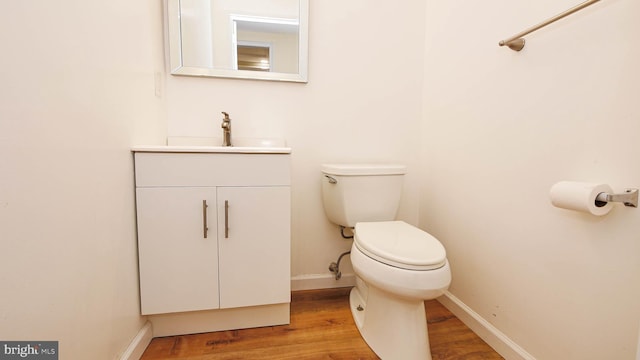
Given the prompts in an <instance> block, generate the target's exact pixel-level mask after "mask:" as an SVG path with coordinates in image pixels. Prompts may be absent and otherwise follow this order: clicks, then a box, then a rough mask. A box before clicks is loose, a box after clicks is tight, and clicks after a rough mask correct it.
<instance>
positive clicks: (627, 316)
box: [420, 0, 640, 360]
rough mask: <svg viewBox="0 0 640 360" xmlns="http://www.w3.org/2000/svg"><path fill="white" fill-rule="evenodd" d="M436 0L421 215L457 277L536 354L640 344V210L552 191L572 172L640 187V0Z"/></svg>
mask: <svg viewBox="0 0 640 360" xmlns="http://www.w3.org/2000/svg"><path fill="white" fill-rule="evenodd" d="M576 4H577V3H576V2H574V1H571V0H563V1H553V0H542V1H536V2H532V1H515V2H514V1H504V0H489V1H484V2H468V1H458V0H456V1H429V2H428V5H427V12H426V14H427V22H426V23H427V31H426V34H427V38H426V49H425V69H426V70H425V93H424V97H423V100H424V103H425V119H424V124H423V125H424V126H423V134H422V137H421V139H422V144H423V147H422V149H423V156H422V167H423V173H422V182H421V184H422V185H423V186H422V188H421V200H420V210H421V211H420V224H421V226H422V227H423V228H425V229H427V230H429V231H430V232H431V233H433V234H434V235H435V236H436V237H438V238H439V239H440V240H441V241H442V242H443V243H444V245H445V247H446V248H447V251H448V257H449V260H450V262H451V266H452V271H453V283H452V285H451V289H450V291H451V293H452V294H453V295H455V296H456V297H458V298H460V299H461V300H462V301H463V302H465V303H466V304H467V305H468V306H469V307H471V308H472V309H473V310H474V311H476V312H477V313H479V314H480V315H481V316H482V317H484V318H485V319H486V320H488V321H489V322H491V323H492V324H493V325H494V326H496V327H497V328H498V329H499V330H500V331H502V332H503V333H505V334H506V335H507V336H509V337H510V338H511V339H512V340H514V341H515V342H516V343H517V344H519V345H520V346H522V347H523V348H524V349H525V350H526V351H528V352H529V353H530V354H532V355H533V356H534V357H536V358H537V359H576V360H588V359H621V360H622V359H633V358H634V357H635V356H636V343H637V341H638V320H639V319H640V306H638V299H640V281H638V276H639V274H640V236H639V235H638V234H640V221H639V220H640V210H637V209H631V208H624V207H623V206H621V205H618V206H616V208H615V209H614V210H613V211H612V212H611V213H609V215H608V216H606V217H602V218H597V217H593V216H590V215H586V214H581V213H575V212H570V211H567V210H562V209H557V208H554V207H552V206H551V205H550V202H549V198H548V192H549V189H550V187H551V186H552V185H553V184H554V183H555V182H557V181H560V180H579V181H595V182H605V183H609V184H610V185H611V186H612V187H613V188H614V189H615V190H618V191H622V190H623V189H624V188H625V187H640V168H639V167H638V166H636V162H637V158H636V156H637V154H639V153H640V143H638V141H637V134H638V133H639V132H640V111H639V110H638V106H637V101H638V94H640V70H639V68H638V64H639V63H640V50H639V48H638V47H637V46H636V43H637V39H636V38H635V35H636V34H638V33H640V22H638V17H637V14H639V13H640V4H639V3H638V2H637V1H630V0H612V1H603V2H601V3H598V4H596V5H593V6H592V7H590V8H588V9H585V10H583V11H582V12H580V13H578V14H575V15H572V16H571V17H569V18H566V19H564V20H562V21H561V22H559V23H556V24H554V25H552V26H549V27H547V28H545V29H543V30H540V31H538V32H537V33H534V34H532V35H529V36H528V37H527V45H526V47H525V49H524V50H523V51H522V52H520V53H516V52H513V51H511V50H509V49H507V48H500V47H498V45H497V44H498V41H499V40H501V39H504V38H506V37H508V36H511V35H512V34H515V33H517V32H519V31H521V30H523V29H525V28H526V27H528V26H530V25H533V24H536V23H538V22H540V21H542V20H544V19H546V18H549V17H551V16H552V15H555V14H557V13H560V12H561V11H564V10H566V9H568V8H570V7H571V6H573V5H576Z"/></svg>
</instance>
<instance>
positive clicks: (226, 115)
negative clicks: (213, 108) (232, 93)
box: [222, 111, 231, 120]
mask: <svg viewBox="0 0 640 360" xmlns="http://www.w3.org/2000/svg"><path fill="white" fill-rule="evenodd" d="M222 115H224V119H225V120H231V119H229V114H227V113H226V112H224V111H223V112H222Z"/></svg>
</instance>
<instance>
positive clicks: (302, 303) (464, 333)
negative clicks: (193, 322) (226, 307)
mask: <svg viewBox="0 0 640 360" xmlns="http://www.w3.org/2000/svg"><path fill="white" fill-rule="evenodd" d="M349 290H350V289H349V288H339V289H328V290H310V291H299V292H294V293H292V299H291V324H290V325H283V326H271V327H264V328H257V329H246V330H232V331H220V332H214V333H204V334H195V335H183V336H170V337H164V338H155V339H153V340H152V341H151V344H149V346H148V347H147V350H146V351H145V353H144V354H143V356H142V358H141V359H142V360H157V359H190V360H204V359H207V360H230V359H234V360H236V359H249V360H266V359H277V360H286V359H296V360H305V359H332V360H340V359H344V360H353V359H362V360H364V359H379V358H378V357H377V356H376V355H375V354H374V353H373V351H371V350H370V349H369V347H368V346H367V344H366V343H365V342H364V340H362V338H361V337H360V334H359V333H358V329H357V328H356V325H355V323H354V322H353V318H352V317H351V310H350V309H349V296H348V295H349ZM425 307H426V310H427V323H428V329H429V341H430V343H431V353H432V356H433V360H445V359H447V360H454V359H456V360H475V359H487V360H493V359H503V358H502V357H501V356H500V355H498V353H496V352H495V351H494V350H493V349H492V348H491V347H489V346H488V345H487V344H486V343H485V342H484V341H482V340H481V339H480V338H479V337H478V336H477V335H476V334H474V333H473V332H472V331H471V330H469V328H467V327H466V326H465V325H464V324H463V323H462V322H461V321H460V320H458V318H456V317H455V316H454V315H453V314H451V313H450V312H449V311H448V310H447V309H446V308H445V307H444V306H442V305H441V304H440V303H439V302H437V301H435V300H431V301H427V302H426V303H425ZM385 360H386V359H385ZM389 360H396V359H389ZM397 360H402V359H397Z"/></svg>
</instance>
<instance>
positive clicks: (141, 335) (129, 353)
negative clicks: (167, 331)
mask: <svg viewBox="0 0 640 360" xmlns="http://www.w3.org/2000/svg"><path fill="white" fill-rule="evenodd" d="M152 339H153V329H152V328H151V323H150V322H148V321H147V323H146V324H144V326H143V327H142V329H140V331H138V334H137V335H136V337H134V338H133V340H132V341H131V343H130V344H129V346H128V347H127V349H126V350H125V351H124V353H122V356H120V360H140V358H141V357H142V354H143V353H144V351H145V350H146V349H147V346H149V343H151V340H152Z"/></svg>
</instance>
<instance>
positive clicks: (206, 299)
mask: <svg viewBox="0 0 640 360" xmlns="http://www.w3.org/2000/svg"><path fill="white" fill-rule="evenodd" d="M136 199H137V213H138V253H139V262H140V264H139V266H140V297H141V310H142V314H143V315H147V314H158V313H170V312H179V311H190V310H204V309H216V308H218V307H219V296H218V248H217V246H218V244H217V239H216V232H217V231H216V207H215V188H138V189H136ZM203 201H206V203H207V204H208V205H209V206H208V208H204V209H203ZM203 210H204V211H203ZM205 219H207V220H205ZM206 221H207V222H208V224H207V222H206ZM205 226H208V227H209V229H210V230H209V231H208V234H207V235H206V237H205V230H204V228H205Z"/></svg>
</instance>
